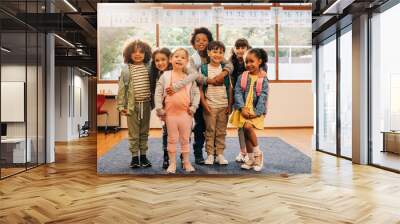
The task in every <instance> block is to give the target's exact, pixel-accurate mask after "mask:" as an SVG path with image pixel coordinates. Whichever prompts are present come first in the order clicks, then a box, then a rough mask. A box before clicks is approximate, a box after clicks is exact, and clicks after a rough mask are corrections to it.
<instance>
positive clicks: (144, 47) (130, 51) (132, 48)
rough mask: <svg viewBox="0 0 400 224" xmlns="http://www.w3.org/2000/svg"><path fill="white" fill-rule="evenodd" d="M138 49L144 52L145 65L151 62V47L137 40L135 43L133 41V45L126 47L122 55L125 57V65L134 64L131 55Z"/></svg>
mask: <svg viewBox="0 0 400 224" xmlns="http://www.w3.org/2000/svg"><path fill="white" fill-rule="evenodd" d="M137 49H138V50H140V51H142V52H144V59H143V63H145V64H147V63H148V62H149V61H150V59H151V47H150V46H149V45H148V44H147V43H145V42H143V41H141V40H135V41H132V42H131V43H129V44H128V45H127V46H126V47H125V49H124V51H123V53H122V54H123V56H124V63H125V64H132V63H133V61H132V58H131V55H132V54H133V52H135V50H137Z"/></svg>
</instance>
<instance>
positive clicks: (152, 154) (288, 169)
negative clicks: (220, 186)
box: [97, 137, 311, 175]
mask: <svg viewBox="0 0 400 224" xmlns="http://www.w3.org/2000/svg"><path fill="white" fill-rule="evenodd" d="M258 140H259V145H260V146H261V150H262V151H263V152H264V167H263V169H262V171H261V172H255V171H253V170H242V169H240V164H239V163H237V162H235V157H236V156H237V154H238V152H239V142H238V139H237V138H233V137H230V138H226V149H225V154H224V155H225V158H226V159H227V160H228V161H229V164H228V165H225V166H220V165H217V164H215V165H212V166H209V165H202V166H200V165H196V164H195V163H194V156H193V153H192V149H191V152H190V154H191V155H190V157H191V158H190V159H191V161H192V164H193V166H194V168H195V169H196V171H195V172H193V173H191V175H193V174H194V175H206V174H207V175H208V174H211V175H213V174H214V175H243V174H283V173H285V174H299V173H310V172H311V158H310V157H308V156H307V155H305V154H304V153H302V152H300V151H299V150H297V149H296V148H294V147H293V146H291V145H289V144H287V143H286V142H284V141H283V140H281V139H280V138H276V137H262V138H258ZM177 151H178V153H177V162H178V164H179V162H180V159H179V158H178V155H179V152H180V147H179V146H178V147H177ZM147 156H148V158H149V160H150V161H151V163H152V167H149V168H138V169H131V168H129V164H130V161H131V153H130V151H129V149H128V140H123V141H121V142H120V143H119V144H118V145H116V146H114V148H113V149H112V150H110V151H108V152H107V153H106V154H105V155H103V156H102V157H101V158H100V159H98V161H97V172H98V174H101V175H107V174H134V175H151V174H152V175H164V174H165V175H171V174H167V173H166V172H165V170H164V169H162V160H163V151H162V140H161V138H150V139H149V151H148V152H147ZM204 157H206V153H205V152H204ZM177 174H185V175H188V174H187V173H185V172H184V170H183V169H182V168H181V167H180V166H178V167H177Z"/></svg>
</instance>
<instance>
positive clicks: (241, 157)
mask: <svg viewBox="0 0 400 224" xmlns="http://www.w3.org/2000/svg"><path fill="white" fill-rule="evenodd" d="M235 160H236V162H238V163H245V162H246V161H247V160H249V156H248V155H247V154H246V155H243V154H242V153H241V152H239V155H238V156H236V159H235Z"/></svg>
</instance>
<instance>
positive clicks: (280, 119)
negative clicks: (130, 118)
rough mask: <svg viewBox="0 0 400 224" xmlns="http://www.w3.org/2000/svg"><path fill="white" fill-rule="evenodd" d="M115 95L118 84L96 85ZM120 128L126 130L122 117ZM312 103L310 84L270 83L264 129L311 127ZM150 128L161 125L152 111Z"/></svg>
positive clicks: (98, 89)
mask: <svg viewBox="0 0 400 224" xmlns="http://www.w3.org/2000/svg"><path fill="white" fill-rule="evenodd" d="M103 89H104V90H105V92H106V93H109V92H110V93H116V92H117V90H118V84H115V83H114V84H98V88H97V92H98V93H99V92H100V91H102V90H103ZM121 123H122V124H121V127H122V128H126V119H125V118H124V117H122V119H121ZM313 125H314V102H313V93H312V84H311V83H271V84H270V97H269V112H268V114H267V117H266V119H265V125H264V126H265V127H313ZM150 127H151V128H160V127H161V123H160V121H159V119H158V118H157V116H155V114H154V111H152V114H151V122H150Z"/></svg>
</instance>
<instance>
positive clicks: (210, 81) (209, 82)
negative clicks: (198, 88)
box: [207, 79, 215, 85]
mask: <svg viewBox="0 0 400 224" xmlns="http://www.w3.org/2000/svg"><path fill="white" fill-rule="evenodd" d="M207 84H208V85H215V80H214V79H207Z"/></svg>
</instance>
